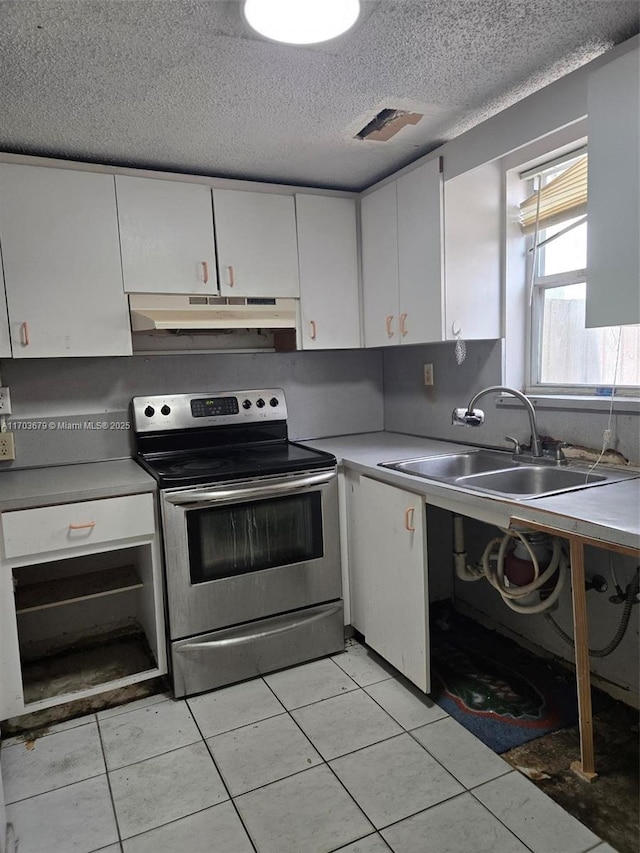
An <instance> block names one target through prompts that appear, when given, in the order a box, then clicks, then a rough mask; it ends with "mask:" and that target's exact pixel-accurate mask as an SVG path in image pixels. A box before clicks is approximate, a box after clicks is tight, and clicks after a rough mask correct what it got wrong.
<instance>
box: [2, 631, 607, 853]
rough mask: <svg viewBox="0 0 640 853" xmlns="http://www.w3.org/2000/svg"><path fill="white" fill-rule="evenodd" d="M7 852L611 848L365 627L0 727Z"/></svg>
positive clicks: (556, 852)
mask: <svg viewBox="0 0 640 853" xmlns="http://www.w3.org/2000/svg"><path fill="white" fill-rule="evenodd" d="M2 770H3V776H4V781H5V797H6V799H7V803H8V805H7V817H8V819H9V821H10V822H11V823H12V825H13V827H14V829H15V832H16V834H17V835H18V836H19V838H20V845H19V850H20V853H70V851H72V850H73V851H74V853H93V851H101V853H158V851H162V852H163V853H164V851H167V853H170V851H176V850H179V851H181V853H256V851H257V853H332V851H338V850H339V851H342V853H389V851H393V853H426V851H429V853H445V851H446V853H454V851H455V853H462V851H469V850H471V851H473V853H587V851H590V852H591V853H610V851H611V848H610V847H608V846H607V845H605V844H603V843H601V841H600V839H599V838H598V836H597V835H596V834H595V833H593V832H592V831H590V830H589V829H588V828H587V827H586V826H585V825H584V824H583V823H581V822H579V821H577V820H576V819H575V818H573V817H572V816H571V815H570V814H568V813H567V811H565V810H564V809H563V808H561V807H560V806H558V805H557V804H556V803H554V802H553V800H552V799H550V798H549V797H547V796H546V795H545V794H544V793H543V792H542V791H541V790H539V789H538V788H536V786H535V785H534V784H532V782H530V781H529V780H528V779H527V778H525V776H523V775H522V774H521V773H518V772H516V771H514V770H513V769H512V768H511V767H510V765H509V764H508V763H507V762H506V761H504V760H503V759H502V758H501V757H500V756H498V755H496V754H495V753H493V752H492V751H491V750H490V749H489V748H488V747H486V746H485V745H484V744H482V743H481V742H480V741H479V740H478V739H477V738H475V737H474V736H473V735H471V734H470V733H469V732H467V730H466V729H464V728H463V727H462V726H461V725H460V724H459V723H457V722H456V720H454V719H453V718H452V717H450V716H449V715H448V714H447V713H446V711H444V710H443V709H442V708H440V707H439V706H438V705H435V704H434V703H433V702H432V701H431V700H430V699H429V698H428V697H425V696H424V695H423V694H421V693H420V692H419V691H417V690H416V689H415V688H413V687H412V686H411V685H409V684H408V682H407V681H406V680H405V679H403V678H402V677H401V676H399V675H398V673H397V671H395V670H393V669H392V668H391V667H389V666H388V664H386V663H385V662H384V661H382V660H381V659H380V658H379V657H378V656H377V655H375V654H374V653H372V652H371V651H370V650H369V649H368V648H367V647H366V646H363V645H362V644H360V643H356V642H349V644H348V647H347V649H346V651H345V652H343V653H341V654H338V655H335V656H333V658H325V659H322V660H319V661H314V662H312V663H308V664H303V665H301V666H298V667H293V668H290V669H288V670H283V671H281V672H276V673H272V674H270V675H265V676H264V677H262V678H255V679H253V680H251V681H246V682H243V683H241V684H237V685H233V686H231V687H226V688H223V689H221V690H216V691H212V692H211V693H207V694H203V695H202V696H196V697H193V698H190V699H187V700H179V701H172V700H171V699H170V698H169V697H167V696H166V695H159V696H154V697H148V698H147V699H144V700H142V701H141V702H136V703H133V704H132V705H123V706H120V707H117V708H113V709H110V710H105V711H101V712H99V713H98V714H89V715H85V716H84V717H80V718H77V719H75V720H71V721H68V722H66V723H62V724H59V725H58V726H52V727H51V728H50V729H49V730H48V732H47V733H42V735H41V736H38V737H34V736H33V735H32V736H31V737H30V738H29V739H28V740H25V739H24V738H15V739H12V740H8V741H5V742H4V743H3V744H2Z"/></svg>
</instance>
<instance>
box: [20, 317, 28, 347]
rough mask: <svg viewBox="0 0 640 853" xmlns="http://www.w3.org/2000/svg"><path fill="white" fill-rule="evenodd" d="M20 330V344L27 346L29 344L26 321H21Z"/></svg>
mask: <svg viewBox="0 0 640 853" xmlns="http://www.w3.org/2000/svg"><path fill="white" fill-rule="evenodd" d="M20 332H21V335H22V346H23V347H28V346H29V324H28V323H26V322H25V323H23V324H22V326H21V328H20Z"/></svg>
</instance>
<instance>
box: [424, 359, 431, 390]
mask: <svg viewBox="0 0 640 853" xmlns="http://www.w3.org/2000/svg"><path fill="white" fill-rule="evenodd" d="M424 384H425V385H427V386H431V385H433V365H432V364H425V365H424Z"/></svg>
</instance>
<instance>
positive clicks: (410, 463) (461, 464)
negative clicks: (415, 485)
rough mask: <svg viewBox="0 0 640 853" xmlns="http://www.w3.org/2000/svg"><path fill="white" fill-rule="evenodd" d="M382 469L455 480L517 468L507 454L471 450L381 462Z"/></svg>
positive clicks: (430, 478)
mask: <svg viewBox="0 0 640 853" xmlns="http://www.w3.org/2000/svg"><path fill="white" fill-rule="evenodd" d="M382 466H383V467H384V468H393V469H394V470H396V471H404V473H405V474H416V475H417V476H418V477H427V478H428V479H429V480H445V481H449V480H451V479H457V478H458V477H468V476H470V475H472V474H483V473H485V472H487V471H500V470H502V469H510V468H518V467H519V464H518V463H517V462H514V461H513V460H512V458H511V455H510V454H509V453H500V452H499V451H497V450H496V451H494V450H472V451H469V452H467V453H451V454H449V455H448V456H429V457H427V458H425V459H407V460H406V462H383V463H382Z"/></svg>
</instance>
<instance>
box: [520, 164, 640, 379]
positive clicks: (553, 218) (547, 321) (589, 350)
mask: <svg viewBox="0 0 640 853" xmlns="http://www.w3.org/2000/svg"><path fill="white" fill-rule="evenodd" d="M587 156H588V155H587V154H586V153H580V154H579V155H576V154H574V155H573V156H572V157H570V158H568V159H567V158H565V159H564V161H562V162H558V161H556V162H555V163H553V164H552V165H548V166H547V167H546V168H542V169H538V173H537V174H536V175H535V176H533V175H532V172H529V173H528V174H527V175H523V176H522V177H528V178H531V180H530V190H531V191H530V193H529V195H528V197H527V198H526V199H525V201H523V202H522V204H521V205H520V223H521V227H522V229H523V231H524V233H525V234H527V235H529V236H528V238H527V242H528V250H529V251H528V254H529V264H528V270H529V281H530V283H531V293H530V307H531V311H530V320H531V334H530V337H531V353H530V370H529V382H528V386H529V387H528V390H529V391H532V392H537V393H540V392H541V391H542V392H544V391H547V392H548V393H554V392H556V393H564V394H567V393H574V394H594V393H598V392H599V391H601V390H602V389H606V390H608V389H610V388H611V387H612V386H615V388H616V394H618V393H623V394H624V393H627V394H633V395H637V394H638V390H639V389H638V386H640V326H631V325H629V326H620V327H617V326H616V327H609V328H600V329H587V328H585V299H586V280H587V227H588V223H587V216H586V202H587V164H588V160H587Z"/></svg>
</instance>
